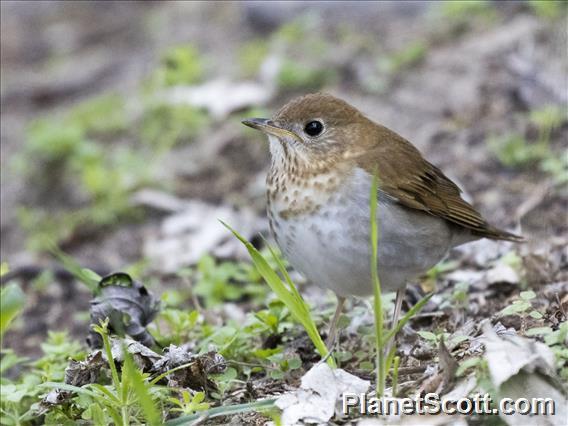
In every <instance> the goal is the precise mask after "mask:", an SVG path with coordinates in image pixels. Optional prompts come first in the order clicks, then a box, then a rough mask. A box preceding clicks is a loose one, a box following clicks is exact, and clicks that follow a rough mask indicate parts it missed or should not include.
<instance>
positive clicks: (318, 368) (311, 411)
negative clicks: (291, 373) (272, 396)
mask: <svg viewBox="0 0 568 426" xmlns="http://www.w3.org/2000/svg"><path fill="white" fill-rule="evenodd" d="M370 385H371V383H370V382H369V381H368V380H363V379H360V378H359V377H357V376H354V375H352V374H349V373H348V372H346V371H345V370H342V369H339V368H337V369H335V370H333V369H331V368H330V367H329V365H327V364H326V363H319V364H316V365H315V366H313V367H312V368H311V369H310V370H309V371H308V372H307V373H306V374H304V376H303V377H302V383H301V385H300V387H299V388H298V389H296V390H295V391H293V392H290V393H287V394H284V395H282V396H280V397H279V398H278V399H277V400H276V406H277V407H278V408H280V409H281V410H282V416H281V419H282V424H284V425H286V426H288V425H298V424H305V423H311V424H327V423H328V422H329V420H330V419H331V418H332V417H333V415H334V414H335V413H336V406H337V403H338V400H339V398H340V397H341V395H342V394H343V393H345V392H350V393H356V394H361V393H365V392H367V390H368V389H369V386H370ZM337 412H338V413H339V412H340V410H338V411H337Z"/></svg>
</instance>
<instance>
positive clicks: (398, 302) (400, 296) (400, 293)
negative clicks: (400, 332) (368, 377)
mask: <svg viewBox="0 0 568 426" xmlns="http://www.w3.org/2000/svg"><path fill="white" fill-rule="evenodd" d="M405 294H406V284H405V285H404V286H403V287H402V288H400V289H398V290H397V291H396V299H395V302H394V312H393V314H392V323H391V329H393V328H394V327H396V324H397V323H398V317H400V311H401V310H402V301H403V300H404V295H405ZM394 339H396V334H395V335H394V336H392V338H391V340H390V341H389V342H388V344H387V350H386V352H385V355H386V356H388V354H389V352H390V351H391V349H392V347H393V344H394Z"/></svg>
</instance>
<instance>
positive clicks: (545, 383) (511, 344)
mask: <svg viewBox="0 0 568 426" xmlns="http://www.w3.org/2000/svg"><path fill="white" fill-rule="evenodd" d="M483 331H484V337H485V341H484V343H485V347H486V353H485V358H486V360H487V365H488V367H489V374H490V377H491V381H492V383H493V385H494V386H495V387H496V388H497V389H498V393H499V395H498V396H499V398H501V399H502V398H505V397H507V398H511V399H513V400H518V399H519V398H526V399H529V400H531V399H532V398H552V399H553V400H554V401H555V405H556V410H555V414H547V415H545V414H541V415H539V416H538V418H537V417H534V419H533V420H534V421H535V422H536V423H538V424H539V425H547V426H548V425H551V426H552V425H554V426H556V425H562V426H564V425H566V424H568V412H567V391H566V389H565V388H564V385H563V384H562V383H561V381H560V380H559V379H558V378H557V377H556V374H555V367H554V354H553V352H552V351H551V350H550V348H548V346H546V345H545V344H544V343H540V342H537V341H535V340H531V339H526V338H523V337H520V336H505V337H499V336H498V335H497V333H495V331H494V330H493V329H492V328H491V326H490V325H489V324H488V323H487V324H485V326H484V330H483ZM499 415H500V417H501V419H502V420H503V421H504V422H505V423H507V424H508V425H510V426H521V425H526V424H527V416H526V415H521V414H518V413H515V414H512V415H511V414H510V415H505V414H504V413H500V414H499ZM537 419H538V420H537Z"/></svg>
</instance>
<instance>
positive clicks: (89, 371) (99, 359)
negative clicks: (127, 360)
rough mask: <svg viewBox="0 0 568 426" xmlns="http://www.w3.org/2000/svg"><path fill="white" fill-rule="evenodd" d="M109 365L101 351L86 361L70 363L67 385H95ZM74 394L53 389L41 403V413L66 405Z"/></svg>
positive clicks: (66, 379)
mask: <svg viewBox="0 0 568 426" xmlns="http://www.w3.org/2000/svg"><path fill="white" fill-rule="evenodd" d="M106 365H107V363H106V361H105V360H104V359H103V356H102V352H101V351H95V352H93V353H91V354H89V356H88V357H87V358H86V359H85V360H84V361H75V360H74V359H72V360H70V361H69V365H68V366H67V368H66V369H65V384H67V385H73V386H78V387H81V386H84V385H87V384H89V383H95V382H96V381H97V380H98V378H99V374H100V371H101V368H102V367H104V366H106ZM73 396H74V393H73V392H71V391H67V390H62V389H53V390H52V391H50V392H49V393H48V394H47V395H46V396H45V397H44V398H43V400H42V401H41V403H40V408H39V412H40V414H41V413H44V412H45V411H46V410H48V409H49V407H52V406H54V405H60V404H64V403H66V402H67V401H68V400H69V399H70V398H71V397H73Z"/></svg>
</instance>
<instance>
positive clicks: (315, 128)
mask: <svg viewBox="0 0 568 426" xmlns="http://www.w3.org/2000/svg"><path fill="white" fill-rule="evenodd" d="M304 132H306V135H308V136H312V137H313V136H317V135H319V134H320V133H321V132H323V124H322V123H321V121H317V120H314V121H310V122H309V123H308V124H306V127H304Z"/></svg>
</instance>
